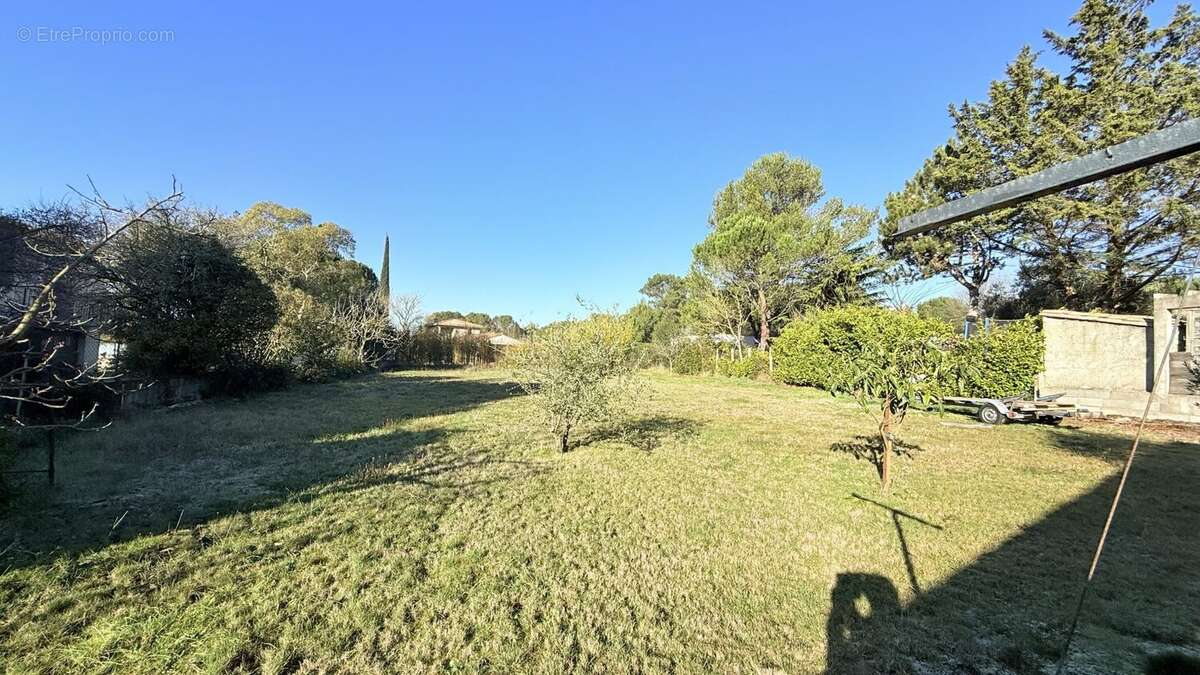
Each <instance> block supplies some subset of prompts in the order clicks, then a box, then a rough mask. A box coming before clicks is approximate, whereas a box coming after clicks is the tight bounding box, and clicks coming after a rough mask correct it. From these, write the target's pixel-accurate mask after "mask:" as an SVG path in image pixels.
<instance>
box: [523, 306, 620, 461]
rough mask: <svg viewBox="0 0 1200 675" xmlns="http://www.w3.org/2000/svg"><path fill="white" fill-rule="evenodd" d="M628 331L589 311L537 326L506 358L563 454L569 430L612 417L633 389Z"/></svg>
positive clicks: (611, 319)
mask: <svg viewBox="0 0 1200 675" xmlns="http://www.w3.org/2000/svg"><path fill="white" fill-rule="evenodd" d="M633 343H634V330H633V326H632V325H631V323H630V322H628V321H625V320H623V319H619V318H617V317H615V316H613V315H611V314H594V315H592V316H591V317H590V318H588V319H585V320H581V321H565V322H561V323H557V324H553V325H551V326H547V327H546V328H544V329H542V330H539V331H538V332H537V334H536V335H534V336H533V337H532V338H530V339H529V340H528V341H527V342H525V343H524V344H522V345H520V346H518V347H515V348H514V349H512V350H511V351H510V352H509V354H508V356H507V360H508V363H509V365H511V366H512V368H513V375H514V378H515V379H516V381H517V383H518V384H519V385H520V387H521V389H522V390H524V391H525V392H526V393H527V394H529V395H530V396H531V397H532V399H533V401H534V402H535V404H536V405H537V407H538V408H539V410H540V411H541V412H542V414H543V415H544V417H545V419H546V422H547V423H548V425H549V427H550V431H551V433H553V434H554V436H555V437H556V438H558V440H559V442H560V446H561V449H562V451H563V452H566V451H567V450H568V449H569V448H570V439H571V431H572V430H575V429H578V428H579V426H580V425H581V424H583V423H586V422H604V421H607V420H610V419H612V418H613V417H614V416H615V415H616V413H617V410H618V408H619V407H620V405H621V404H623V403H628V401H629V399H630V397H631V395H632V392H633V389H634V383H633V365H632V364H633V358H632V352H633Z"/></svg>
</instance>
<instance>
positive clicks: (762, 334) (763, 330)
mask: <svg viewBox="0 0 1200 675" xmlns="http://www.w3.org/2000/svg"><path fill="white" fill-rule="evenodd" d="M770 339H771V322H770V321H768V318H767V294H766V293H764V292H763V290H762V289H761V288H760V289H758V348H759V349H766V348H767V341H768V340H770Z"/></svg>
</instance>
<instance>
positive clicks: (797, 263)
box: [693, 153, 875, 347]
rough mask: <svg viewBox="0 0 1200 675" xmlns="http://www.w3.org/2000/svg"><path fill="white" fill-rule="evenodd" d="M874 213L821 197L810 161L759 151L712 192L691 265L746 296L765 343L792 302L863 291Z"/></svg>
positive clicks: (851, 297) (797, 305) (722, 287)
mask: <svg viewBox="0 0 1200 675" xmlns="http://www.w3.org/2000/svg"><path fill="white" fill-rule="evenodd" d="M822 200H823V201H822ZM874 220H875V213H874V212H873V211H871V210H869V209H867V208H865V207H861V206H850V205H846V204H844V203H843V202H842V201H841V200H840V199H837V198H828V199H826V198H825V192H824V188H823V186H822V184H821V172H820V170H819V169H817V167H815V166H813V165H812V164H810V163H808V162H806V161H804V160H802V159H794V158H791V157H788V156H787V155H785V154H783V153H775V154H771V155H766V156H764V157H762V158H760V159H759V160H757V161H756V162H754V164H753V165H752V166H751V167H750V168H749V169H748V170H747V171H746V173H745V174H744V175H743V176H742V177H741V178H739V179H738V180H735V181H733V182H731V183H729V184H728V185H727V186H726V187H725V188H724V189H723V190H721V192H719V193H718V194H717V197H716V199H715V200H714V201H713V207H712V213H711V215H710V216H709V226H710V228H711V231H710V232H709V235H708V236H707V237H706V238H705V239H704V240H703V241H702V242H700V244H698V245H697V246H696V248H695V250H694V252H693V253H694V259H695V265H694V269H695V271H696V273H697V274H700V275H703V276H705V277H707V278H708V279H709V280H710V281H711V283H712V286H713V287H715V288H717V289H718V290H720V291H721V292H723V293H731V294H734V295H739V296H743V297H745V298H746V302H748V304H749V307H750V312H751V316H752V317H753V318H754V320H755V323H756V328H757V330H756V332H757V334H758V337H759V339H760V341H761V343H762V345H763V346H764V347H765V344H766V341H767V340H768V339H769V338H770V336H771V331H772V329H774V328H777V327H778V326H779V324H780V323H782V321H783V320H784V319H785V318H786V317H788V316H790V315H791V314H792V313H793V312H794V311H796V310H797V309H799V308H802V307H805V306H812V305H820V304H823V303H825V302H828V301H830V300H833V301H837V300H848V301H852V300H854V299H856V298H861V297H862V296H864V295H866V292H865V291H864V290H863V289H862V288H861V286H859V285H858V282H859V281H861V280H865V279H867V278H868V277H869V274H864V272H866V269H867V268H869V267H870V266H871V262H870V261H871V259H872V258H873V256H872V255H871V253H870V251H869V250H868V249H867V248H865V247H864V246H863V245H862V240H863V239H864V238H865V237H866V236H867V234H868V232H869V230H870V227H871V224H872V223H873V222H874ZM856 286H857V289H856V288H855V287H856ZM831 295H832V296H833V297H830V296H831ZM838 296H842V297H838Z"/></svg>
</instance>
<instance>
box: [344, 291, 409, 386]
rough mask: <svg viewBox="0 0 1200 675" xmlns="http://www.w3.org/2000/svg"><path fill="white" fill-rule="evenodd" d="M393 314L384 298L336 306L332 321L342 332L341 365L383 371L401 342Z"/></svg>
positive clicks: (367, 297)
mask: <svg viewBox="0 0 1200 675" xmlns="http://www.w3.org/2000/svg"><path fill="white" fill-rule="evenodd" d="M389 313H390V308H387V307H384V306H383V298H382V296H381V295H375V294H368V295H351V296H348V297H346V298H343V299H342V300H340V301H339V302H338V303H336V304H335V305H334V306H333V310H332V312H331V317H332V323H333V325H334V326H337V328H338V329H339V331H340V332H341V339H340V340H339V347H338V352H339V353H338V362H339V363H341V364H343V365H345V366H348V367H350V368H351V369H353V370H365V369H370V368H377V367H379V364H380V363H382V362H383V361H384V359H386V358H387V357H388V354H390V353H392V352H393V351H394V350H395V348H396V347H397V346H398V345H399V344H400V340H401V336H400V334H399V333H398V332H397V331H396V329H395V327H394V326H393V325H392V322H391V317H390V316H389Z"/></svg>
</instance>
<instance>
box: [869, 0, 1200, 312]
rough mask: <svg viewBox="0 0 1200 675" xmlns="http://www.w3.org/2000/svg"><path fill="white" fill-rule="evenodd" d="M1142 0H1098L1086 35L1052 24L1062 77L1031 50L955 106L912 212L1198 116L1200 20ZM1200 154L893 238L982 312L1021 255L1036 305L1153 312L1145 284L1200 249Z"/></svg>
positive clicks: (1085, 14)
mask: <svg viewBox="0 0 1200 675" xmlns="http://www.w3.org/2000/svg"><path fill="white" fill-rule="evenodd" d="M1145 5H1146V3H1145V2H1141V1H1138V0H1086V1H1085V2H1084V3H1083V5H1082V7H1081V8H1080V9H1079V11H1078V12H1077V13H1076V14H1075V16H1074V17H1073V18H1072V20H1071V26H1072V28H1073V30H1074V34H1072V35H1069V36H1062V35H1058V34H1056V33H1053V32H1049V31H1048V32H1046V34H1045V36H1046V40H1047V41H1048V42H1049V44H1050V47H1051V48H1052V49H1053V50H1054V51H1055V52H1056V53H1058V54H1060V55H1061V56H1063V57H1064V58H1065V59H1066V60H1067V61H1068V62H1069V64H1070V66H1069V69H1068V71H1067V73H1066V74H1065V75H1058V74H1056V73H1054V72H1052V71H1050V70H1048V69H1046V68H1044V67H1041V66H1039V65H1038V63H1037V57H1036V55H1035V54H1034V53H1033V51H1032V50H1030V49H1029V48H1026V49H1024V50H1022V51H1021V53H1020V54H1019V55H1018V56H1017V58H1016V60H1014V61H1013V63H1011V64H1010V65H1009V67H1008V70H1007V72H1006V76H1005V78H1004V79H1003V80H1000V81H998V82H994V83H992V86H991V88H990V90H989V94H988V100H987V101H986V102H981V103H965V104H963V105H962V106H959V107H958V108H954V109H952V110H951V116H952V118H953V120H954V130H955V133H954V138H952V139H951V140H950V141H949V142H948V143H947V144H946V145H945V146H944V147H943V148H941V149H939V150H938V151H937V152H935V153H934V155H933V157H931V158H930V159H929V160H928V161H927V162H926V164H925V166H924V167H922V169H921V171H919V172H918V173H917V175H916V176H914V177H913V179H912V180H910V181H909V182H908V184H907V185H906V186H905V188H904V190H903V191H901V192H900V193H897V194H894V195H891V196H889V198H888V202H887V207H888V217H887V219H886V220H885V221H884V224H883V225H882V227H881V231H882V232H883V233H884V234H888V233H890V232H893V231H894V230H895V226H896V223H897V221H898V220H899V218H900V217H903V216H904V215H907V214H909V213H912V212H915V211H917V210H920V209H922V208H925V207H928V206H932V205H935V204H938V203H941V202H944V201H948V200H951V199H956V198H958V197H961V196H963V195H965V194H969V193H971V192H975V191H978V190H980V189H983V188H986V187H990V186H992V185H997V184H999V183H1002V182H1004V181H1007V180H1011V179H1013V178H1017V177H1020V176H1025V175H1028V174H1031V173H1034V172H1036V171H1040V170H1042V169H1045V168H1047V167H1049V166H1052V165H1054V164H1058V163H1060V162H1064V161H1067V160H1070V159H1073V158H1076V157H1079V156H1081V155H1084V154H1087V153H1089V152H1093V151H1096V150H1099V149H1102V148H1104V147H1107V146H1109V145H1113V144H1115V143H1120V142H1122V141H1126V140H1129V139H1131V138H1134V137H1137V136H1139V135H1142V134H1146V133H1149V132H1151V131H1155V130H1158V129H1163V128H1166V127H1169V126H1171V125H1173V124H1176V123H1178V122H1180V121H1182V120H1185V119H1189V118H1194V117H1197V116H1200V21H1198V20H1197V17H1196V14H1195V13H1194V12H1193V11H1192V10H1191V8H1190V7H1189V6H1187V5H1180V6H1179V7H1178V8H1177V9H1176V11H1175V14H1174V17H1173V19H1172V20H1171V21H1170V22H1169V23H1168V24H1167V25H1166V26H1164V27H1162V28H1157V29H1155V28H1151V27H1150V25H1149V19H1148V18H1147V17H1146V15H1145V12H1144V8H1145ZM1198 207H1200V156H1197V155H1195V154H1193V155H1190V156H1185V157H1181V158H1179V159H1176V160H1172V161H1170V162H1164V163H1160V164H1156V165H1154V166H1151V167H1147V168H1144V169H1140V170H1137V171H1133V172H1129V173H1126V174H1122V175H1119V176H1114V177H1111V178H1108V179H1105V180H1102V181H1096V182H1093V183H1089V184H1086V185H1082V186H1079V187H1076V188H1073V189H1070V190H1067V191H1064V192H1062V193H1058V194H1055V195H1050V196H1046V197H1043V198H1041V199H1037V200H1034V201H1032V202H1028V203H1026V204H1024V205H1022V206H1019V207H1016V208H1011V209H1004V210H1001V211H997V212H995V213H993V214H990V215H987V216H981V217H979V218H974V219H972V220H970V221H967V222H965V223H960V224H958V225H954V226H950V227H947V228H944V229H942V230H939V231H936V232H933V233H931V234H930V235H928V236H924V237H919V238H915V239H907V240H902V241H900V242H889V248H890V251H891V253H892V254H893V255H894V256H895V257H897V258H898V259H900V260H903V261H904V262H906V263H907V264H908V265H909V266H910V267H911V268H912V269H914V270H915V271H916V272H917V273H918V274H920V275H923V276H929V275H933V274H940V273H947V274H949V275H950V276H951V277H953V278H954V279H955V280H956V281H958V282H959V283H960V284H961V285H963V287H964V288H966V289H967V292H968V295H969V297H970V301H971V304H972V306H973V307H975V308H976V309H978V306H979V304H980V293H981V289H982V287H983V286H984V285H985V284H986V282H987V280H988V279H989V277H990V275H991V273H992V271H994V270H995V269H997V268H998V267H999V266H1000V265H1002V264H1004V262H1005V260H1006V258H1007V257H1012V256H1015V257H1017V258H1018V259H1019V261H1020V270H1019V275H1018V281H1019V291H1020V294H1021V301H1022V303H1023V304H1025V305H1027V306H1030V307H1035V308H1036V307H1061V306H1066V307H1070V308H1075V309H1092V308H1098V309H1104V310H1108V311H1114V312H1128V311H1138V310H1140V309H1142V307H1143V305H1144V302H1145V298H1146V294H1147V291H1148V289H1149V288H1150V287H1152V285H1153V284H1155V283H1156V282H1157V281H1158V280H1160V279H1162V278H1164V277H1169V276H1170V275H1171V274H1172V272H1173V270H1174V269H1175V268H1176V266H1177V264H1178V263H1179V262H1180V261H1181V260H1185V259H1187V258H1189V257H1190V256H1191V255H1192V253H1191V252H1193V251H1195V250H1196V249H1197V248H1198V247H1200V216H1198V211H1200V208H1198Z"/></svg>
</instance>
